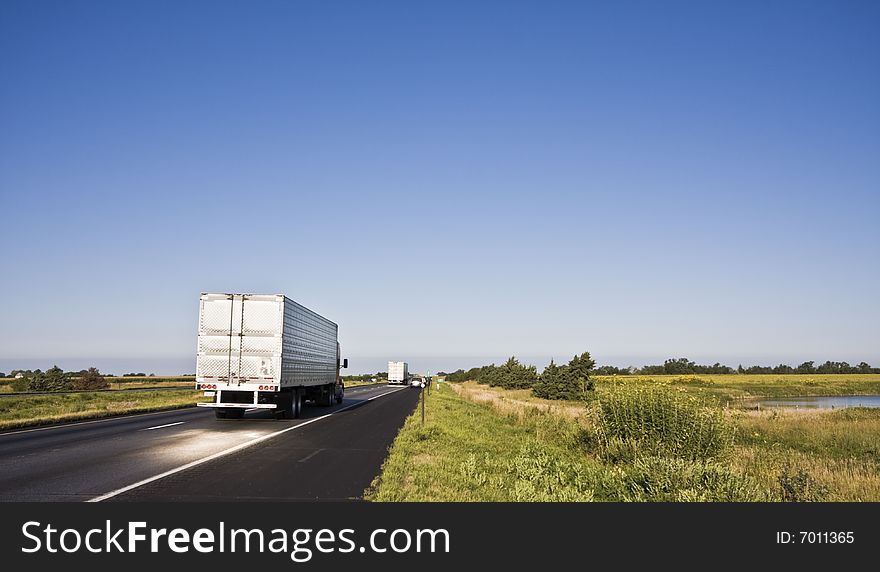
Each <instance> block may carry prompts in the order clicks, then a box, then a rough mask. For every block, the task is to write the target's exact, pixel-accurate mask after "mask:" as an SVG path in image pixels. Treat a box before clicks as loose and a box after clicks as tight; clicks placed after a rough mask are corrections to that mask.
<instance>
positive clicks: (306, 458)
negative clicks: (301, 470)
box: [299, 449, 324, 463]
mask: <svg viewBox="0 0 880 572" xmlns="http://www.w3.org/2000/svg"><path fill="white" fill-rule="evenodd" d="M323 450H324V449H318V450H317V451H312V452H311V453H309V454H308V455H306V456H305V457H303V458H302V459H300V460H299V462H300V463H305V462H306V461H308V460H309V459H311V458H312V457H314V456H315V455H317V454H318V453H320V452H321V451H323Z"/></svg>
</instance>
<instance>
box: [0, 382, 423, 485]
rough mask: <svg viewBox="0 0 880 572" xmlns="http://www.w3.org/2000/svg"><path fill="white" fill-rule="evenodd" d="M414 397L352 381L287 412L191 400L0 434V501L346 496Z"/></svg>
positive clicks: (373, 464) (376, 459)
mask: <svg viewBox="0 0 880 572" xmlns="http://www.w3.org/2000/svg"><path fill="white" fill-rule="evenodd" d="M417 399H418V391H417V390H414V389H409V388H402V389H401V388H396V387H388V386H384V385H379V386H361V387H354V388H351V389H347V390H346V396H345V400H344V401H343V403H342V404H341V405H336V406H334V407H317V406H309V407H305V408H303V417H302V418H301V419H295V420H283V421H277V420H275V419H273V418H272V417H271V416H270V414H268V413H266V412H262V411H252V412H249V413H248V414H247V415H246V416H245V418H244V419H241V420H217V419H215V418H214V413H213V411H210V410H206V409H196V408H191V409H180V410H175V411H168V412H161V413H148V414H143V415H132V416H126V417H118V418H114V419H104V420H95V421H86V422H81V423H71V424H68V425H61V426H55V427H45V428H36V429H26V430H22V431H11V432H7V433H0V501H49V500H58V501H77V500H83V501H85V500H94V499H100V500H187V499H192V500H212V499H213V500H232V499H235V498H239V499H242V500H254V499H260V498H264V499H267V500H268V499H273V500H278V499H285V500H301V499H313V500H315V499H348V498H358V497H359V496H360V494H361V492H362V491H363V490H364V488H365V487H366V486H367V485H369V483H370V482H371V480H372V479H373V477H374V476H375V475H376V474H378V472H379V468H380V467H381V463H382V461H383V460H384V458H385V455H386V453H387V448H388V447H389V446H390V445H391V443H392V442H393V440H394V437H395V436H396V435H397V431H398V430H399V428H400V426H401V425H402V424H403V421H404V419H405V418H406V416H407V415H409V414H410V413H411V412H412V410H413V407H414V406H415V404H416V401H417ZM294 483H297V484H296V485H294Z"/></svg>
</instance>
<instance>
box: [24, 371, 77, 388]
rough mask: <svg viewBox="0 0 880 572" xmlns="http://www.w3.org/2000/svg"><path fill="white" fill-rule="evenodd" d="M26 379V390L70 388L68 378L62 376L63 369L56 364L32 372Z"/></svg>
mask: <svg viewBox="0 0 880 572" xmlns="http://www.w3.org/2000/svg"><path fill="white" fill-rule="evenodd" d="M26 379H27V390H28V391H37V392H48V391H66V390H69V389H71V381H70V379H69V378H66V377H64V371H62V370H61V368H60V367H58V366H57V365H56V366H53V367H51V368H49V369H48V370H46V371H45V372H42V373H40V372H37V373H32V374H30V375H28V376H27V377H26Z"/></svg>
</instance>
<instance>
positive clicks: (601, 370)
mask: <svg viewBox="0 0 880 572" xmlns="http://www.w3.org/2000/svg"><path fill="white" fill-rule="evenodd" d="M593 373H594V374H595V375H629V374H630V373H632V371H631V370H630V368H628V367H615V366H613V365H603V366H600V367H597V368H595V369H594V370H593Z"/></svg>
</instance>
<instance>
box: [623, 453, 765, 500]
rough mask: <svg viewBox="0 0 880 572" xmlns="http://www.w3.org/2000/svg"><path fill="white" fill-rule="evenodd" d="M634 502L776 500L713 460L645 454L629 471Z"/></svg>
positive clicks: (754, 482)
mask: <svg viewBox="0 0 880 572" xmlns="http://www.w3.org/2000/svg"><path fill="white" fill-rule="evenodd" d="M625 481H626V485H627V488H628V498H626V499H625V500H629V501H633V502H762V501H769V500H773V499H772V498H771V495H770V493H769V492H768V491H766V490H764V489H762V488H761V487H760V486H759V485H758V484H757V482H756V481H755V480H754V479H752V478H751V477H749V476H747V475H744V474H742V473H739V472H737V471H735V470H733V469H730V468H728V467H725V466H723V465H720V464H718V463H716V462H714V461H703V460H698V461H691V460H687V459H675V458H669V457H642V458H639V459H637V460H636V461H635V462H634V463H633V465H632V466H631V467H630V469H629V470H628V471H627V473H626V477H625Z"/></svg>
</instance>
